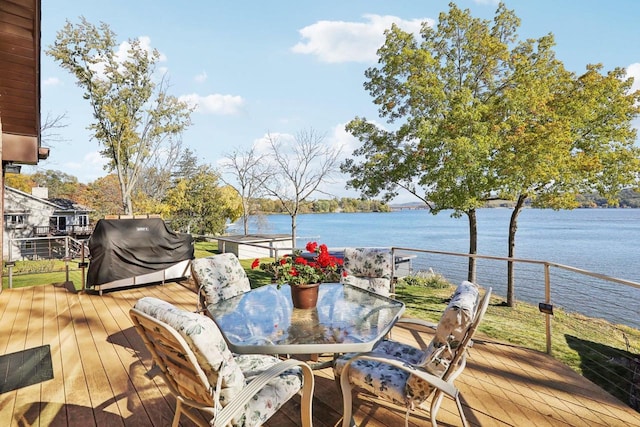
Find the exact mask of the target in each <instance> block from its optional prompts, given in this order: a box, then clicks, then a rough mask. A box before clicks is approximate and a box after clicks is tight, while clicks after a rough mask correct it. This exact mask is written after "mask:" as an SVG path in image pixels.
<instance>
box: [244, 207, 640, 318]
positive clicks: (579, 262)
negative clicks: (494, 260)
mask: <svg viewBox="0 0 640 427" xmlns="http://www.w3.org/2000/svg"><path fill="white" fill-rule="evenodd" d="M511 212H512V210H511V209H480V210H478V213H477V216H478V254H482V255H493V256H501V257H504V256H507V236H508V225H509V217H510V215H511ZM290 224H291V219H290V217H289V216H288V215H268V216H266V217H264V218H261V219H259V220H258V221H256V222H255V223H253V224H252V225H251V229H250V233H256V232H259V233H285V234H289V233H290V232H291V225H290ZM297 235H298V242H297V246H298V247H303V246H304V244H305V243H306V242H307V241H309V240H315V241H318V242H321V243H326V244H327V245H328V246H329V247H330V248H331V247H345V246H396V247H408V248H420V249H426V250H436V251H449V252H459V253H467V252H468V248H469V231H468V221H467V217H466V216H463V217H460V218H452V217H451V216H450V212H441V213H439V214H438V215H432V214H431V213H430V212H429V211H427V210H403V211H395V212H390V213H332V214H303V215H298V230H297ZM639 242H640V209H576V210H571V211H570V210H561V211H553V210H548V209H525V210H523V211H522V213H521V214H520V216H519V219H518V231H517V233H516V252H515V257H516V258H521V259H533V260H541V261H551V262H555V263H559V264H564V265H569V266H572V267H577V268H581V269H584V270H588V271H592V272H595V273H601V274H605V275H607V276H611V277H617V278H621V279H627V280H631V281H634V282H640V244H639ZM552 283H553V282H552ZM581 285H584V284H576V285H575V286H576V287H571V286H570V285H567V286H568V287H567V288H566V289H564V288H563V289H562V290H560V295H557V292H558V291H559V290H558V286H557V285H556V287H555V288H554V289H553V291H554V293H556V295H554V296H555V299H562V298H563V295H562V292H566V295H567V297H568V298H567V299H570V300H572V301H573V300H574V299H575V296H576V294H585V291H584V286H583V287H580V286H581ZM563 286H564V284H563ZM614 286H615V287H616V289H615V290H614V291H613V293H614V294H616V295H617V296H616V298H617V301H613V302H612V304H613V305H611V304H610V303H608V302H607V301H606V298H607V295H597V296H596V299H598V300H599V301H600V298H602V301H600V302H601V304H593V305H594V306H596V307H595V309H596V310H598V306H601V307H602V308H601V309H600V311H599V312H598V314H599V315H601V317H605V318H607V317H609V316H607V312H610V311H612V307H617V305H616V303H617V304H620V298H623V299H624V300H626V301H627V305H631V307H630V309H631V312H630V313H631V314H629V313H622V314H620V316H615V319H613V320H616V321H621V320H624V319H628V317H630V316H634V317H636V319H638V318H640V315H639V314H638V313H639V312H638V310H639V309H640V297H638V296H637V290H636V289H627V288H628V287H626V286H623V288H624V290H623V295H622V296H621V295H620V294H618V290H619V289H618V288H619V286H618V285H615V284H614ZM590 289H591V291H590V292H591V293H593V292H600V293H604V294H611V293H612V292H611V291H610V290H606V289H604V290H600V291H598V290H596V287H595V286H594V287H592V288H590ZM497 291H498V293H499V294H504V292H501V289H497ZM539 292H540V291H539V290H536V293H537V294H539ZM628 292H630V294H629V293H628ZM516 294H517V297H518V299H523V300H528V299H534V301H535V300H538V301H539V300H540V298H539V296H538V295H536V296H535V297H534V296H531V298H529V297H528V292H527V289H520V288H518V289H517V291H516ZM587 295H589V293H587ZM593 297H594V295H592V294H591V295H590V296H587V300H588V299H591V300H592V301H593V299H594V298H593ZM629 298H631V300H629ZM534 301H530V302H534ZM570 305H571V304H569V308H572V309H574V310H576V311H580V310H579V307H570ZM619 308H622V307H619ZM617 311H618V312H621V311H624V310H617ZM634 313H635V315H634ZM585 314H589V313H585ZM620 317H622V319H621V318H620ZM609 318H610V317H609ZM625 323H629V322H625ZM631 323H633V324H636V323H638V324H640V320H634V321H633V322H631Z"/></svg>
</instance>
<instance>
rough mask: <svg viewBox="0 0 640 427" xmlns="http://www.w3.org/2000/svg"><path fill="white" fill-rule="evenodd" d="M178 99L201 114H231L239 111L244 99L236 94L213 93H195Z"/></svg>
mask: <svg viewBox="0 0 640 427" xmlns="http://www.w3.org/2000/svg"><path fill="white" fill-rule="evenodd" d="M179 99H180V101H183V102H186V103H187V104H189V105H190V106H192V107H195V109H196V111H198V112H200V113H203V114H221V115H232V114H237V113H239V112H240V110H241V109H242V107H243V106H244V100H243V99H242V97H241V96H238V95H221V94H213V95H206V96H201V95H198V94H196V93H192V94H189V95H182V96H180V98H179Z"/></svg>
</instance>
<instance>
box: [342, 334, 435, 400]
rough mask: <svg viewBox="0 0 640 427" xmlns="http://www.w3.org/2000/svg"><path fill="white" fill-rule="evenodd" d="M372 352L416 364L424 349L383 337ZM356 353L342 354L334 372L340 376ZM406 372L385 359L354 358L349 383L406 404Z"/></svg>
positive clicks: (420, 358) (407, 377)
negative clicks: (383, 360) (381, 360)
mask: <svg viewBox="0 0 640 427" xmlns="http://www.w3.org/2000/svg"><path fill="white" fill-rule="evenodd" d="M374 352H375V353H381V354H384V355H387V356H392V357H394V358H397V359H400V360H403V361H405V362H407V363H408V364H410V365H417V364H418V363H419V362H420V361H421V360H422V358H423V357H424V352H423V351H422V350H419V349H417V348H415V347H412V346H410V345H406V344H402V343H399V342H396V341H391V340H384V341H381V342H380V343H379V344H378V345H376V347H375V349H374ZM355 355H356V353H348V354H345V355H343V356H341V357H339V358H338V359H336V362H335V364H334V374H335V376H336V378H339V377H340V374H342V370H343V368H344V365H345V364H346V363H347V361H348V360H349V359H351V358H352V357H353V356H355ZM409 375H410V374H409V373H408V372H406V371H403V370H401V369H398V368H396V367H394V366H391V365H389V364H387V363H384V362H377V361H373V360H356V361H355V362H353V363H352V364H351V368H350V369H349V380H350V381H351V383H352V384H354V385H357V386H358V387H360V388H363V389H365V390H367V391H369V392H370V393H372V394H374V395H376V396H378V397H381V398H383V399H386V400H389V401H391V402H394V403H396V404H398V405H403V406H405V405H407V397H406V393H405V391H406V385H407V380H408V379H409Z"/></svg>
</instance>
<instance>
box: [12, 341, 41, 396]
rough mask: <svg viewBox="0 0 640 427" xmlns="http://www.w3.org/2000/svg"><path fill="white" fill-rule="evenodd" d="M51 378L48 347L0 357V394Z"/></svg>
mask: <svg viewBox="0 0 640 427" xmlns="http://www.w3.org/2000/svg"><path fill="white" fill-rule="evenodd" d="M52 378H53V365H52V363H51V348H50V347H49V345H43V346H41V347H34V348H30V349H28V350H23V351H18V352H16V353H11V354H5V355H4V356H0V393H5V392H7V391H11V390H16V389H18V388H21V387H26V386H28V385H32V384H37V383H40V382H43V381H47V380H50V379H52Z"/></svg>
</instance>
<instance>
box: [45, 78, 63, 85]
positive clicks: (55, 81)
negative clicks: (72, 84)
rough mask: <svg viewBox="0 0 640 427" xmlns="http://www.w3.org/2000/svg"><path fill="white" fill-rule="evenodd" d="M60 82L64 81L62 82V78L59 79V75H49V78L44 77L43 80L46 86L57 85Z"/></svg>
mask: <svg viewBox="0 0 640 427" xmlns="http://www.w3.org/2000/svg"><path fill="white" fill-rule="evenodd" d="M60 83H62V82H61V81H60V79H59V78H57V77H48V78H46V79H44V80H43V81H42V84H43V85H44V86H57V85H59V84H60Z"/></svg>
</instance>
